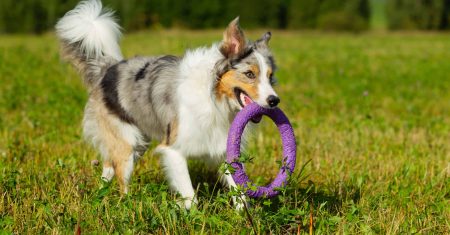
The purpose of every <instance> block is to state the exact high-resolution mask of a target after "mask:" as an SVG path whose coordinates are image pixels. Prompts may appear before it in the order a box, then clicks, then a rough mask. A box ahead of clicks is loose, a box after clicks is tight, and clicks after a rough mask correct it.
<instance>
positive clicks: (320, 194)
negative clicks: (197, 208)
mask: <svg viewBox="0 0 450 235" xmlns="http://www.w3.org/2000/svg"><path fill="white" fill-rule="evenodd" d="M306 164H308V163H305V165H306ZM189 168H190V169H191V173H192V174H191V179H192V182H193V185H194V187H195V188H196V189H197V196H198V197H199V198H214V196H213V195H218V193H220V194H222V192H227V191H228V188H227V187H225V186H223V185H222V184H221V182H220V180H219V174H218V173H217V171H214V170H211V169H209V168H208V167H206V166H205V165H204V164H202V163H200V162H191V163H190V166H189ZM303 170H304V167H302V168H301V169H300V171H299V172H298V173H296V174H295V173H294V175H292V176H291V179H290V182H289V184H288V186H287V187H286V188H284V189H283V190H282V191H281V192H280V196H276V197H273V198H271V199H264V198H262V199H253V200H252V204H255V205H259V206H261V207H262V208H263V210H264V211H265V212H269V213H277V212H278V211H279V210H280V208H282V207H285V208H286V207H287V208H303V209H308V210H309V209H311V210H313V211H317V210H322V211H327V212H328V213H330V214H337V213H340V211H342V210H341V209H342V206H343V203H344V202H349V201H352V202H353V203H355V204H357V203H358V202H359V200H360V199H361V187H360V186H358V185H357V184H356V182H352V181H336V182H333V183H329V182H328V183H315V182H313V181H311V180H308V178H309V175H304V173H303ZM267 200H269V201H270V203H265V201H267ZM305 206H307V207H308V208H305Z"/></svg>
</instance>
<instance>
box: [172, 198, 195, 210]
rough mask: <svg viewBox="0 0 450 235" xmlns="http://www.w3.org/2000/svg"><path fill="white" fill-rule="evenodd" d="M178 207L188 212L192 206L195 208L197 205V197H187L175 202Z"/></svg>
mask: <svg viewBox="0 0 450 235" xmlns="http://www.w3.org/2000/svg"><path fill="white" fill-rule="evenodd" d="M177 204H178V206H179V207H180V208H185V209H186V210H190V209H191V208H192V207H193V206H196V205H197V204H198V200H197V197H194V198H192V197H188V198H183V199H181V200H180V201H178V202H177Z"/></svg>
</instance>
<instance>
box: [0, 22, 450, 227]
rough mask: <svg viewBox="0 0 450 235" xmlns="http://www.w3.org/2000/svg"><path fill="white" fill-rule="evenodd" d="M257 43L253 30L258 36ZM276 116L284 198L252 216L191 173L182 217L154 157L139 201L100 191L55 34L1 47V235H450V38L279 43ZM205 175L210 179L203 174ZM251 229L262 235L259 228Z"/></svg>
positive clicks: (8, 39)
mask: <svg viewBox="0 0 450 235" xmlns="http://www.w3.org/2000/svg"><path fill="white" fill-rule="evenodd" d="M259 33H260V32H251V33H250V34H249V35H251V37H252V38H255V37H256V36H258V35H259ZM273 35H274V36H273V39H272V41H271V45H272V48H273V51H274V53H275V55H276V58H277V61H278V65H279V70H278V74H277V77H278V80H279V85H278V87H277V90H278V93H279V94H280V96H281V100H282V102H281V104H280V106H281V108H282V109H283V110H284V112H285V113H286V114H287V115H288V117H289V118H290V120H291V122H292V123H293V126H294V128H295V133H296V135H297V138H298V140H299V143H300V144H299V146H298V156H297V168H296V172H295V173H294V175H293V176H292V179H291V183H290V184H289V187H288V188H286V189H285V190H283V191H282V193H281V195H280V196H279V197H277V198H274V199H272V200H268V199H260V200H253V201H252V207H251V208H250V209H249V214H250V216H251V219H252V222H253V224H254V228H252V225H251V223H250V222H249V221H250V220H249V219H248V217H247V216H246V214H245V213H238V212H236V211H235V210H234V209H233V207H232V206H231V205H230V194H231V193H230V192H227V190H225V189H224V188H222V187H221V186H220V184H217V180H216V178H215V177H214V173H211V172H208V171H207V170H206V167H204V166H203V165H202V164H201V163H199V162H191V163H190V164H191V165H190V166H191V170H192V171H191V175H192V178H193V181H194V183H195V186H196V187H197V189H198V195H199V199H200V204H199V206H198V208H197V209H195V210H191V211H185V210H179V209H178V207H177V205H176V203H175V198H176V195H173V194H172V193H171V192H170V191H169V190H168V186H167V184H166V183H165V181H164V176H163V174H162V172H161V170H160V168H159V163H158V156H153V155H152V153H151V151H148V152H147V154H146V155H145V156H144V157H143V158H142V159H141V160H140V161H139V162H138V164H137V169H136V171H135V173H134V175H133V181H132V184H131V194H130V195H128V196H125V197H121V196H120V194H119V192H118V186H117V183H116V182H115V181H114V182H113V183H112V184H110V185H108V184H104V183H102V182H101V181H100V174H101V169H100V167H95V166H92V165H91V160H93V159H96V158H98V155H97V154H96V152H95V151H94V150H93V149H92V148H91V147H90V146H89V145H88V144H87V143H85V142H84V141H83V140H82V136H81V128H80V124H81V118H82V112H83V106H84V104H85V101H86V97H87V94H86V91H85V89H84V88H83V86H82V83H81V81H80V79H79V78H78V75H76V73H75V72H74V70H73V69H72V68H70V66H69V65H67V64H64V63H61V62H60V59H59V56H58V47H57V42H56V39H55V38H54V36H53V35H51V34H48V35H43V36H1V37H0V42H1V43H0V84H1V85H0V184H1V187H0V229H1V230H3V231H4V233H6V234H8V233H14V234H37V233H46V234H49V233H64V234H65V233H73V232H80V231H81V232H83V233H118V234H131V233H157V234H160V233H169V234H186V233H200V234H201V233H205V234H216V233H224V234H228V233H233V234H248V233H255V231H256V233H258V234H260V233H269V232H270V233H273V234H285V233H297V232H301V233H309V229H310V228H309V226H310V215H312V216H313V228H312V229H313V231H314V232H315V233H317V234H322V233H324V234H329V233H346V234H356V233H365V234H367V233H368V234H370V233H379V234H409V233H421V234H423V233H425V234H449V233H450V220H449V218H450V207H449V205H450V178H449V177H450V115H449V114H450V92H449V91H450V78H449V74H450V63H449V61H450V53H449V52H450V40H449V35H448V34H434V33H429V34H420V33H397V34H361V35H352V34H322V33H315V32H303V33H302V32H274V34H273ZM220 36H221V32H219V31H195V32H187V31H162V32H141V33H134V34H127V35H126V37H125V39H124V42H123V43H122V45H123V48H124V53H125V55H127V56H132V55H135V54H141V55H147V54H161V53H174V54H177V55H181V54H182V53H183V51H184V50H185V49H186V48H192V47H196V46H200V45H205V44H209V43H210V42H211V41H214V40H219V39H220ZM247 153H248V154H249V155H250V156H253V157H254V161H253V163H252V164H248V170H247V171H248V172H249V174H250V175H251V177H252V178H253V179H254V180H255V181H257V182H259V183H260V184H263V183H267V182H269V181H270V180H271V179H272V178H273V177H274V176H275V174H276V172H277V168H278V167H277V163H276V160H277V159H280V139H279V136H278V134H277V131H276V129H275V127H274V125H273V124H271V123H270V122H268V121H267V120H263V122H262V124H261V128H259V131H258V132H257V134H255V136H254V138H253V139H252V140H251V141H250V146H249V149H248V151H247ZM204 175H207V177H204ZM254 229H255V230H254Z"/></svg>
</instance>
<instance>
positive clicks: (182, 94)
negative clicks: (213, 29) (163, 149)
mask: <svg viewBox="0 0 450 235" xmlns="http://www.w3.org/2000/svg"><path fill="white" fill-rule="evenodd" d="M221 57H222V55H221V54H220V52H219V49H218V47H217V46H216V45H214V46H212V47H211V48H200V49H197V50H194V51H190V52H188V53H187V54H186V55H185V57H184V58H183V61H182V62H181V64H180V76H181V79H180V80H181V83H180V84H179V86H178V89H177V94H178V102H179V110H178V114H179V116H178V117H179V119H178V122H179V125H178V134H177V139H176V142H175V143H174V144H173V145H172V146H173V147H174V148H176V149H178V150H179V151H180V152H181V153H182V154H183V155H185V156H186V157H190V156H205V155H208V156H210V157H212V158H217V159H218V160H219V159H220V160H223V157H224V153H225V151H226V142H227V141H226V140H227V136H228V129H229V127H230V119H229V113H230V109H229V107H228V106H227V104H226V103H225V102H215V100H214V99H215V95H214V94H213V93H212V91H213V89H212V86H213V85H214V77H215V75H213V74H212V71H213V69H214V65H215V63H216V61H218V60H219V59H220V58H221Z"/></svg>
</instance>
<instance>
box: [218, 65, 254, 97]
mask: <svg viewBox="0 0 450 235" xmlns="http://www.w3.org/2000/svg"><path fill="white" fill-rule="evenodd" d="M251 70H252V71H253V73H255V76H257V77H258V76H259V69H258V67H257V66H252V67H251ZM239 78H240V79H239ZM247 80H248V79H247ZM245 81H246V78H245V75H243V74H241V73H238V72H237V71H235V70H230V71H228V72H226V73H225V74H224V75H223V76H222V77H221V78H220V81H219V83H218V84H217V87H216V95H217V98H219V99H220V98H222V97H223V96H227V97H228V98H231V99H233V98H235V95H234V91H233V90H234V88H236V87H237V88H239V89H241V90H243V91H245V92H246V93H247V95H249V96H250V98H252V99H253V100H257V99H258V97H259V94H258V82H259V81H258V79H255V80H254V82H251V83H249V82H245Z"/></svg>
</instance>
